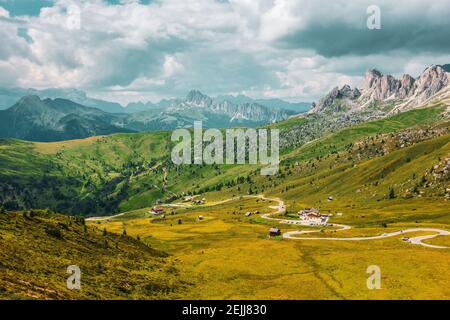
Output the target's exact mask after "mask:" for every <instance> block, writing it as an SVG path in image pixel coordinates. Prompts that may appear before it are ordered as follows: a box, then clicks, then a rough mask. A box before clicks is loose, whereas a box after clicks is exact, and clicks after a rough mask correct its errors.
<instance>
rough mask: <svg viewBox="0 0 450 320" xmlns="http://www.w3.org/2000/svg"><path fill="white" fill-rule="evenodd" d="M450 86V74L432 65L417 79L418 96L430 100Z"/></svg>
mask: <svg viewBox="0 0 450 320" xmlns="http://www.w3.org/2000/svg"><path fill="white" fill-rule="evenodd" d="M448 84H449V74H448V73H447V72H446V71H445V69H444V68H442V67H441V66H439V65H432V66H430V67H428V68H426V69H425V71H424V72H423V73H422V74H421V75H420V76H419V77H418V78H417V79H416V82H415V85H416V94H420V95H421V96H422V97H423V98H425V99H428V98H429V97H431V96H432V95H434V94H435V93H437V92H438V91H439V90H441V89H442V88H443V87H445V86H447V85H448Z"/></svg>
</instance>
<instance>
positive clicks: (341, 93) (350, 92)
mask: <svg viewBox="0 0 450 320" xmlns="http://www.w3.org/2000/svg"><path fill="white" fill-rule="evenodd" d="M360 95H361V92H360V91H359V90H358V89H357V88H354V89H352V88H351V87H350V86H349V85H344V86H343V87H342V88H341V89H339V88H338V87H336V88H334V89H333V90H331V92H330V93H328V94H327V95H326V96H325V97H323V98H322V99H321V100H320V101H319V103H318V104H316V103H313V104H312V105H311V111H310V112H312V113H320V112H322V111H325V110H330V111H341V105H340V104H336V101H340V100H343V99H344V100H354V99H357V98H358V97H359V96H360ZM331 107H332V109H331Z"/></svg>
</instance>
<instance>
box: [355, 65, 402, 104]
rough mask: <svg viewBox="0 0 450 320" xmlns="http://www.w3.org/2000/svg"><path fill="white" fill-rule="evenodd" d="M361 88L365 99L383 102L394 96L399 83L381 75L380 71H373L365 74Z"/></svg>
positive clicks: (389, 76)
mask: <svg viewBox="0 0 450 320" xmlns="http://www.w3.org/2000/svg"><path fill="white" fill-rule="evenodd" d="M361 88H362V90H363V92H364V93H363V95H364V96H365V97H368V98H371V99H373V100H385V99H387V98H389V97H391V96H396V94H397V92H398V90H399V89H400V81H399V80H397V79H395V78H394V77H393V76H391V75H383V74H382V73H381V72H380V71H378V70H376V69H373V70H369V71H367V72H366V75H365V76H364V80H363V82H362V84H361Z"/></svg>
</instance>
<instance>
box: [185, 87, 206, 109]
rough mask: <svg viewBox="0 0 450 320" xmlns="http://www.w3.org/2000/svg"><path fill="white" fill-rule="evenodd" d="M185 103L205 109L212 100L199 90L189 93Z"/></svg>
mask: <svg viewBox="0 0 450 320" xmlns="http://www.w3.org/2000/svg"><path fill="white" fill-rule="evenodd" d="M185 101H186V102H187V103H189V104H193V105H195V106H199V107H207V106H209V105H211V103H212V99H211V98H210V97H208V96H207V95H205V94H203V93H201V92H200V91H199V90H191V91H189V93H188V95H187V96H186V100H185Z"/></svg>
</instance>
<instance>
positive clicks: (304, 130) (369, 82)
mask: <svg viewBox="0 0 450 320" xmlns="http://www.w3.org/2000/svg"><path fill="white" fill-rule="evenodd" d="M447 70H450V65H443V66H441V65H431V66H429V67H427V68H426V69H425V70H424V71H423V72H422V73H421V74H420V75H419V76H418V77H417V78H413V77H412V76H410V75H407V74H405V75H402V76H401V77H400V78H399V79H397V78H395V77H394V76H392V75H385V74H383V73H381V72H380V71H378V70H377V69H371V70H368V71H367V72H366V74H365V75H364V77H363V80H362V82H361V84H360V86H359V87H358V88H352V87H350V86H349V85H344V86H342V87H335V88H334V89H332V90H331V91H330V92H329V93H327V94H326V95H325V96H324V97H323V98H321V99H320V100H319V101H318V102H313V103H312V105H311V108H310V110H309V111H308V112H306V113H304V114H300V115H297V116H294V118H296V119H298V120H300V121H297V122H296V124H295V125H293V126H292V127H291V128H290V130H289V132H286V131H285V132H282V136H281V143H282V144H283V145H284V146H289V147H298V146H300V145H302V144H304V143H306V142H309V141H311V140H314V139H316V138H318V137H320V136H321V135H323V134H324V133H326V132H332V131H336V130H340V129H342V128H344V127H348V126H351V125H355V124H358V123H363V122H366V121H370V120H376V119H381V118H385V117H388V116H391V115H395V114H397V113H400V112H405V111H408V110H412V109H415V108H419V107H428V106H434V105H436V104H446V105H449V104H450V73H449V71H447ZM446 113H447V114H450V108H449V107H447V108H446Z"/></svg>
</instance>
